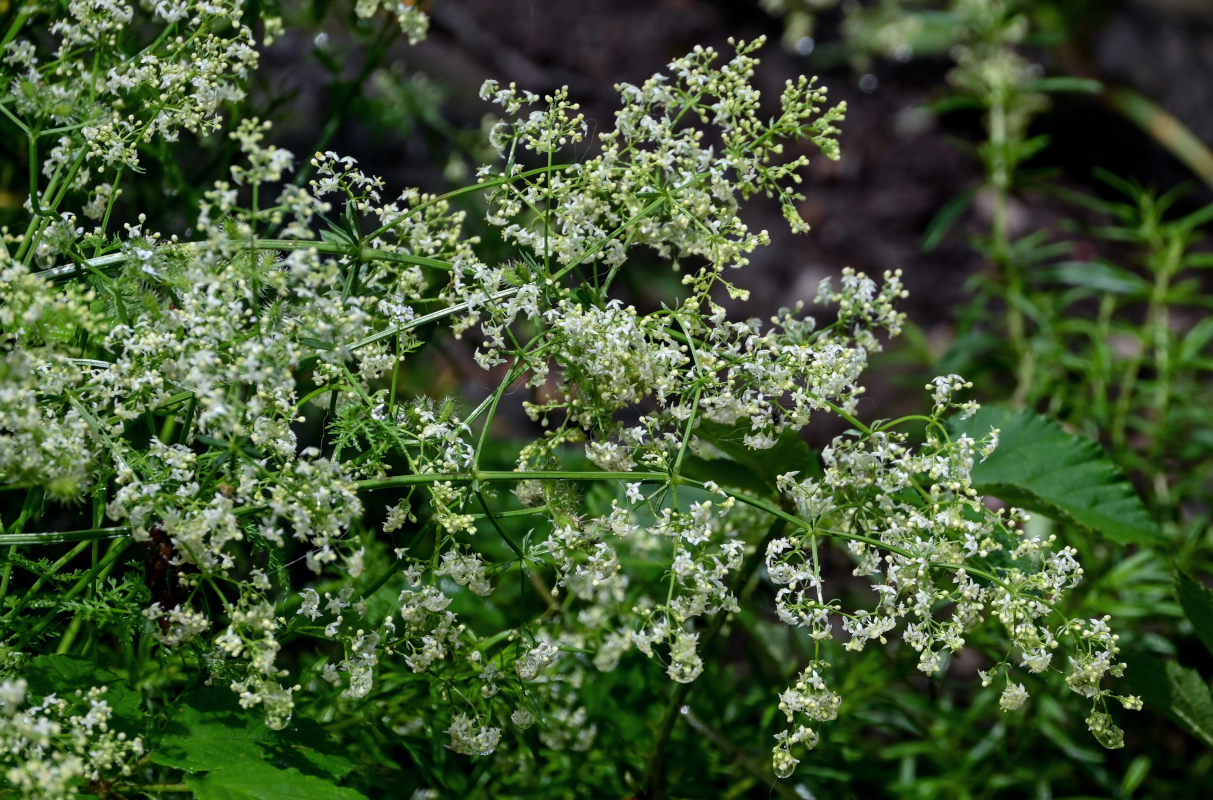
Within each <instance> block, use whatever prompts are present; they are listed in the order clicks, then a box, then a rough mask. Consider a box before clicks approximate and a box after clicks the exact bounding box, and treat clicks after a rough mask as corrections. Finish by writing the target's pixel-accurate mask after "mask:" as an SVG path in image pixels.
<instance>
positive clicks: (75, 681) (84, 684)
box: [24, 655, 143, 724]
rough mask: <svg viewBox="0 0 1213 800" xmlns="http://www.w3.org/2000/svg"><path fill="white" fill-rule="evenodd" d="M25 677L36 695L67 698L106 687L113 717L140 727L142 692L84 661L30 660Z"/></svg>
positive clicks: (64, 658)
mask: <svg viewBox="0 0 1213 800" xmlns="http://www.w3.org/2000/svg"><path fill="white" fill-rule="evenodd" d="M24 677H25V679H26V681H27V682H28V684H29V691H30V693H31V694H33V695H37V696H39V697H45V696H46V695H48V694H52V693H54V694H58V695H61V696H62V695H67V694H71V693H73V692H75V691H76V690H77V689H79V690H81V691H88V690H89V689H91V688H92V687H94V686H104V687H106V690H105V701H106V702H107V703H109V706H110V708H111V709H112V710H113V712H114V717H115V718H117V719H119V720H122V721H124V722H127V723H130V724H137V723H138V722H139V721H140V719H141V718H142V717H143V700H142V696H141V695H140V693H139V692H137V691H135V690H134V689H132V688H131V687H130V685H128V684H127V683H126V682H125V681H124V680H123V679H122V678H121V677H120V676H119V675H118V674H117V673H115V672H112V671H110V670H108V669H106V668H105V667H102V666H100V665H98V664H96V663H94V662H92V661H89V660H88V659H85V658H77V657H76V656H67V655H46V656H37V657H36V658H33V659H30V662H29V666H28V667H27V668H26V670H25V674H24Z"/></svg>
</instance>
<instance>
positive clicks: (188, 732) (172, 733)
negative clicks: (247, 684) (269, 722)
mask: <svg viewBox="0 0 1213 800" xmlns="http://www.w3.org/2000/svg"><path fill="white" fill-rule="evenodd" d="M336 751H337V747H336V746H335V745H333V744H332V743H331V742H330V740H329V739H328V736H327V735H326V734H325V732H324V729H323V728H321V727H320V726H319V725H317V724H316V723H315V722H312V721H311V720H307V719H295V720H293V721H292V722H291V724H290V725H288V726H287V727H286V728H284V729H283V730H281V731H273V730H271V729H270V728H268V727H267V726H266V724H265V721H264V720H263V719H262V717H261V715H260V714H259V713H257V711H256V710H255V709H245V708H241V707H240V706H239V704H238V703H236V701H235V698H234V697H233V695H232V693H231V692H230V691H227V690H226V689H222V688H212V689H205V690H202V691H199V692H194V693H192V694H190V695H188V696H187V697H186V698H184V700H183V701H182V703H181V704H180V705H178V706H177V707H176V708H174V709H173V713H172V714H171V715H170V718H169V725H168V729H167V730H166V731H165V733H164V735H163V736H161V738H160V741H159V742H158V743H157V745H156V746H155V747H154V748H153V750H152V752H151V755H150V758H151V760H152V761H153V762H154V763H156V764H160V765H162V766H166V767H174V768H176V769H180V770H185V771H186V772H205V771H208V770H218V769H226V768H228V767H230V766H233V765H247V764H266V763H277V764H282V765H285V766H289V767H295V768H297V769H298V770H300V771H302V772H305V773H309V774H314V775H317V776H321V777H332V778H343V777H345V776H346V775H348V774H349V773H350V772H351V771H352V770H353V769H354V766H355V765H354V763H353V762H352V761H350V760H349V759H348V758H346V757H345V756H343V755H340V754H339V753H337V752H336Z"/></svg>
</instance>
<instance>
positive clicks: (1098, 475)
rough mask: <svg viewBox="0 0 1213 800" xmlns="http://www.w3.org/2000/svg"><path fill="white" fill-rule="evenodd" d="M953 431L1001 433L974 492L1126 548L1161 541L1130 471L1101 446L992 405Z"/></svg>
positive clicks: (976, 474)
mask: <svg viewBox="0 0 1213 800" xmlns="http://www.w3.org/2000/svg"><path fill="white" fill-rule="evenodd" d="M950 427H951V429H952V431H953V432H954V434H956V435H959V434H961V433H967V434H968V435H970V436H972V437H973V438H974V439H981V438H982V437H984V436H985V435H986V434H987V433H988V432H989V431H990V429H991V428H998V429H999V430H1000V431H1001V434H1000V437H999V445H998V448H997V449H996V450H995V451H994V452H993V453H991V454H990V457H989V458H987V459H986V460H985V461H983V462H980V463H978V464H976V465H974V467H973V488H975V489H976V490H977V491H979V492H982V493H983V494H989V495H994V496H995V497H998V498H1001V499H1002V500H1005V501H1006V502H1008V503H1010V504H1012V505H1016V506H1020V507H1022V508H1026V509H1028V510H1030V511H1036V512H1038V513H1041V514H1044V515H1046V516H1049V517H1052V518H1054V519H1059V520H1064V521H1067V522H1072V523H1076V524H1078V525H1081V526H1082V527H1084V528H1088V529H1090V530H1093V531H1096V532H1098V533H1100V534H1102V535H1103V536H1106V537H1107V538H1109V539H1112V540H1114V541H1117V542H1122V543H1125V544H1158V543H1159V541H1160V540H1161V537H1162V533H1161V531H1160V530H1159V528H1158V525H1157V524H1156V523H1155V522H1154V520H1153V519H1152V518H1151V517H1150V514H1149V512H1148V511H1147V510H1146V507H1145V505H1144V504H1143V503H1142V502H1141V498H1140V497H1138V496H1137V493H1136V492H1135V491H1134V490H1133V486H1132V484H1130V483H1129V481H1128V480H1127V479H1126V478H1125V476H1124V474H1123V473H1122V472H1121V471H1120V470H1119V469H1118V468H1117V467H1116V465H1114V464H1113V463H1112V462H1111V461H1110V460H1108V458H1107V457H1106V456H1105V455H1104V453H1103V450H1102V449H1101V448H1100V447H1099V445H1097V444H1096V443H1095V442H1092V441H1091V440H1089V439H1085V438H1083V437H1081V436H1076V435H1074V434H1070V433H1066V432H1065V431H1064V430H1063V429H1062V427H1061V426H1060V425H1058V424H1057V423H1056V422H1054V421H1053V420H1051V419H1049V418H1048V417H1046V416H1043V415H1041V414H1036V413H1033V412H1031V411H1018V412H1014V411H1008V410H1006V409H1001V408H997V407H994V406H986V407H984V408H982V409H981V410H980V411H978V412H977V413H976V414H974V415H973V416H972V417H971V418H969V419H967V420H953V422H952V423H951V425H950Z"/></svg>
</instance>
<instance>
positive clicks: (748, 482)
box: [682, 456, 770, 495]
mask: <svg viewBox="0 0 1213 800" xmlns="http://www.w3.org/2000/svg"><path fill="white" fill-rule="evenodd" d="M682 474H683V475H685V476H686V477H688V478H690V479H691V480H693V481H714V482H715V483H717V484H718V485H720V486H731V487H732V488H734V489H742V490H744V491H746V492H750V493H751V494H757V495H765V494H767V493H768V492H769V491H770V486H768V485H767V484H766V482H764V481H763V479H762V478H761V477H759V476H758V475H756V474H755V473H754V471H753V470H752V469H750V468H749V467H746V466H743V465H741V464H739V463H737V462H736V461H733V460H732V459H729V458H700V457H699V456H687V457H686V458H684V459H683V460H682Z"/></svg>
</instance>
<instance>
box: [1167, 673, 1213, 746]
mask: <svg viewBox="0 0 1213 800" xmlns="http://www.w3.org/2000/svg"><path fill="white" fill-rule="evenodd" d="M1166 669H1167V682H1168V683H1169V685H1170V688H1171V709H1170V710H1171V713H1172V714H1174V715H1175V716H1176V717H1177V718H1178V719H1179V721H1180V722H1182V723H1183V724H1184V725H1185V726H1186V727H1187V728H1188V729H1189V730H1190V731H1192V733H1193V734H1195V735H1196V738H1198V739H1200V740H1201V741H1202V742H1204V743H1205V744H1207V745H1209V746H1210V747H1213V696H1211V695H1210V693H1209V684H1207V683H1205V679H1204V678H1202V677H1201V676H1200V673H1199V672H1197V671H1196V670H1194V669H1188V668H1187V667H1183V666H1180V665H1179V664H1176V663H1175V662H1174V661H1168V662H1167V668H1166Z"/></svg>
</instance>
